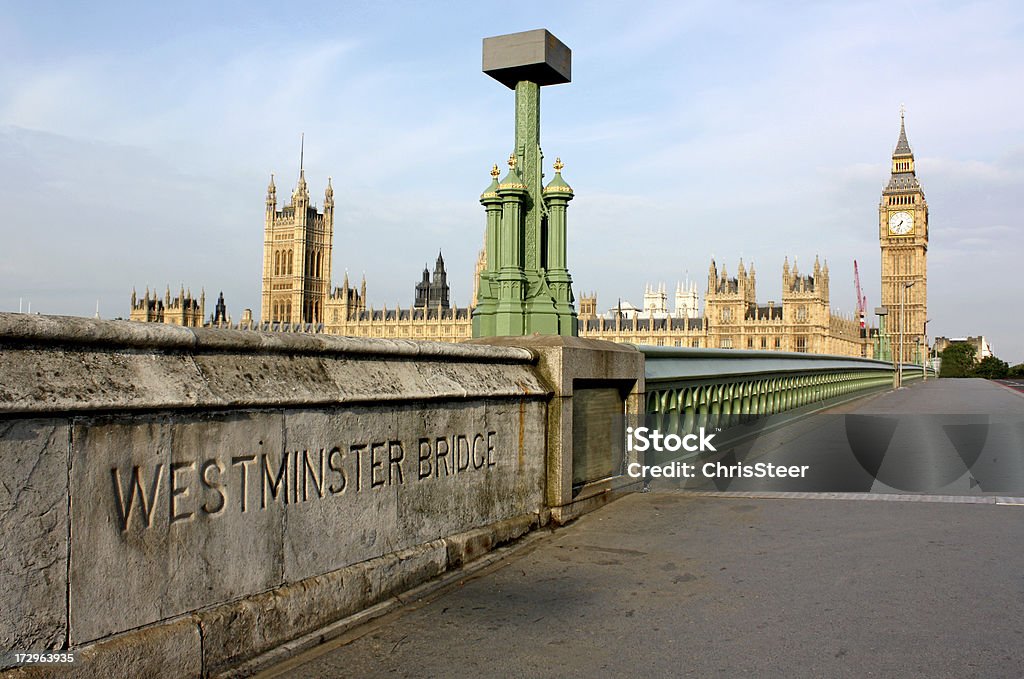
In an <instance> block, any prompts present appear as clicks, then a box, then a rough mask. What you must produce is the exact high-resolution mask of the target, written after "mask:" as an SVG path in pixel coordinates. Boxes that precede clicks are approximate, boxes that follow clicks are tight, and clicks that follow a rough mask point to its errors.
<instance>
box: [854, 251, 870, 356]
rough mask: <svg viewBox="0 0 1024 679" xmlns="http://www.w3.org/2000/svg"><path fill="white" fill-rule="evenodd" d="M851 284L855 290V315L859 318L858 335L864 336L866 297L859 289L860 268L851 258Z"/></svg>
mask: <svg viewBox="0 0 1024 679" xmlns="http://www.w3.org/2000/svg"><path fill="white" fill-rule="evenodd" d="M853 285H854V288H856V291H857V317H858V318H859V319H860V335H861V337H864V335H865V333H866V332H867V331H866V326H865V324H864V320H865V316H866V315H867V313H868V298H867V297H866V296H865V295H864V293H863V292H862V291H861V289H860V270H859V269H858V268H857V260H856V259H855V260H853Z"/></svg>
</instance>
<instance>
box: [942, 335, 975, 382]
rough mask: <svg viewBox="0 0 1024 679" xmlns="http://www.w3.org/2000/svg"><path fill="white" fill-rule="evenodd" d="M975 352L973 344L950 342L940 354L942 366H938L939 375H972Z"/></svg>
mask: <svg viewBox="0 0 1024 679" xmlns="http://www.w3.org/2000/svg"><path fill="white" fill-rule="evenodd" d="M975 352H976V350H975V348H974V346H973V345H970V344H966V343H961V342H958V343H956V344H950V345H949V346H948V347H946V348H945V349H943V350H942V353H941V354H940V356H941V357H942V366H941V367H940V368H939V377H972V374H971V373H972V372H973V370H974V354H975Z"/></svg>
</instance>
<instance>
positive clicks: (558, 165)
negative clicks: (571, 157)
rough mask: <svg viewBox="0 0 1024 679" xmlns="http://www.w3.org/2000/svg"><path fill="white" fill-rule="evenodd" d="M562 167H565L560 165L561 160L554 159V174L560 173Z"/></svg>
mask: <svg viewBox="0 0 1024 679" xmlns="http://www.w3.org/2000/svg"><path fill="white" fill-rule="evenodd" d="M563 167H565V165H564V164H563V163H562V159H561V158H555V165H554V168H555V172H561V171H562V168H563Z"/></svg>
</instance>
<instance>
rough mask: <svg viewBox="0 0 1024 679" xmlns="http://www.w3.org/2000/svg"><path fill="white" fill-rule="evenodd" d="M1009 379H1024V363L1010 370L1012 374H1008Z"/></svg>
mask: <svg viewBox="0 0 1024 679" xmlns="http://www.w3.org/2000/svg"><path fill="white" fill-rule="evenodd" d="M1006 376H1007V377H1024V363H1018V364H1017V365H1015V366H1013V367H1012V368H1010V372H1009V373H1007V375H1006Z"/></svg>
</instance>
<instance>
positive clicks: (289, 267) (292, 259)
mask: <svg viewBox="0 0 1024 679" xmlns="http://www.w3.org/2000/svg"><path fill="white" fill-rule="evenodd" d="M292 261H294V256H293V253H292V251H291V250H289V251H288V275H289V276H290V275H291V273H292ZM288 306H289V307H290V306H291V302H289V303H288ZM291 313H292V312H291V309H289V310H288V316H289V318H290V317H291Z"/></svg>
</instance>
